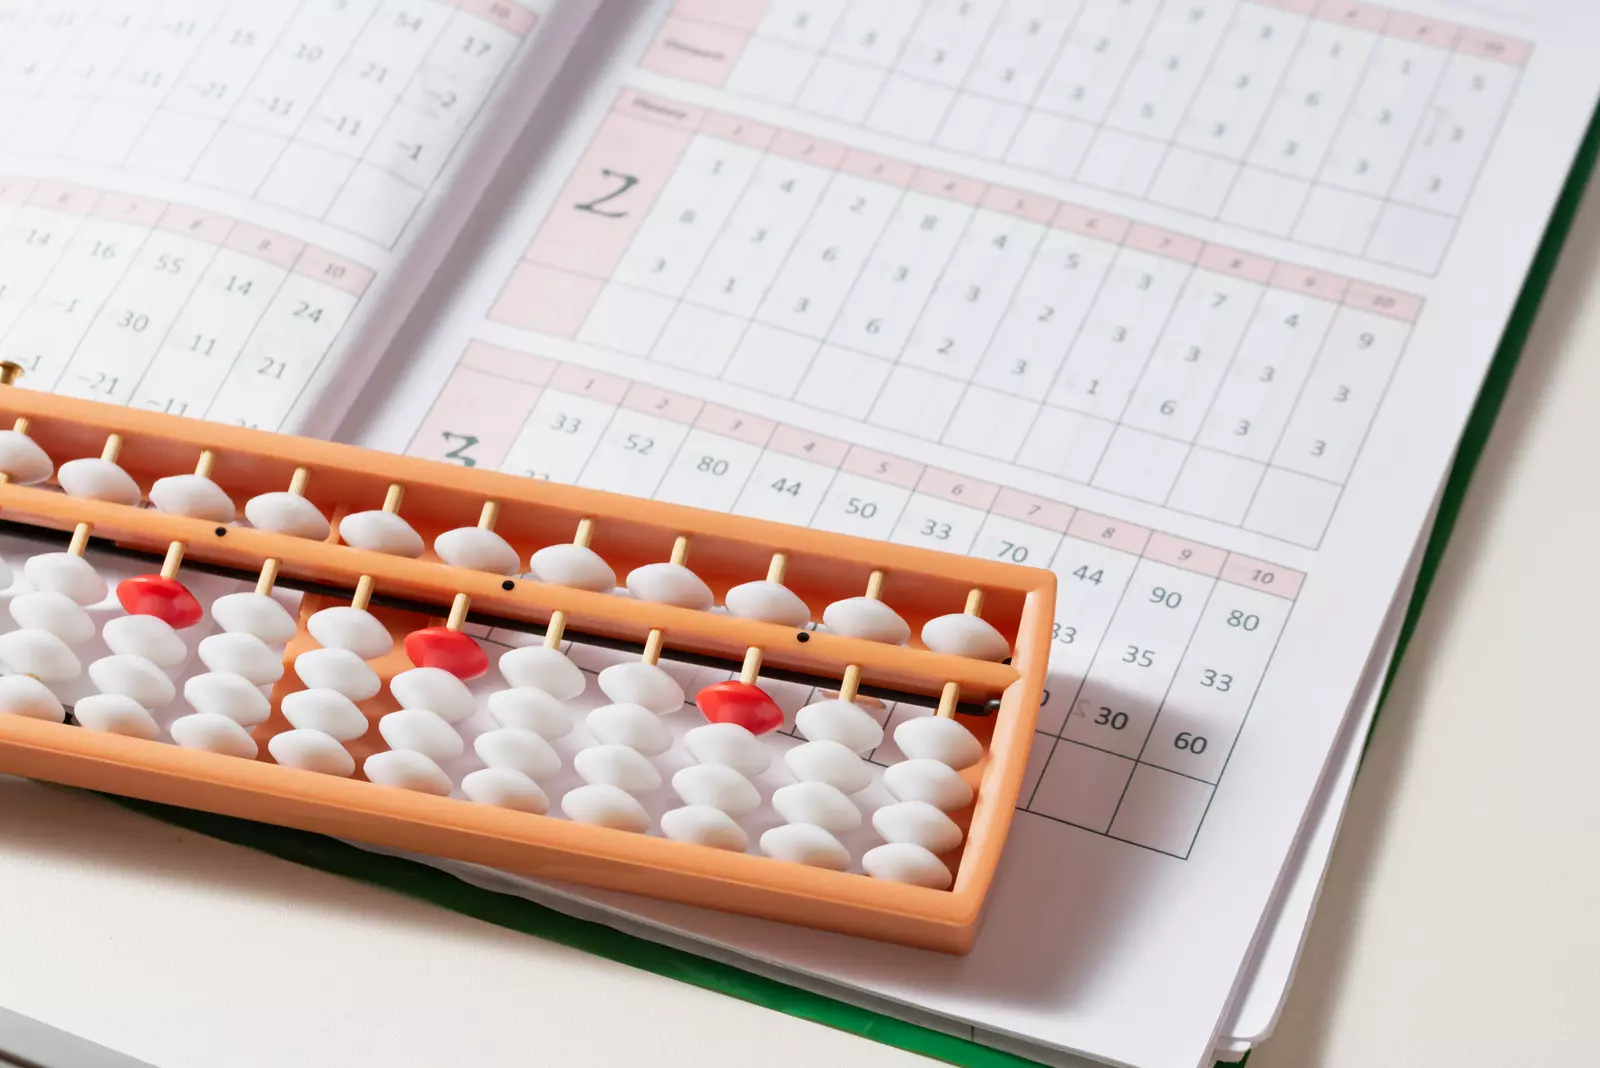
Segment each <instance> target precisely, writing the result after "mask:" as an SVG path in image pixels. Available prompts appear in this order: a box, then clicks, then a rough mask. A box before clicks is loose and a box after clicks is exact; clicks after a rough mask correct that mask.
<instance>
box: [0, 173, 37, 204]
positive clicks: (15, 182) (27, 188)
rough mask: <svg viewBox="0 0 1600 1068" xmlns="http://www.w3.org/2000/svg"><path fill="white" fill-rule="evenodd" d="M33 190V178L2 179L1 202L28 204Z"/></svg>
mask: <svg viewBox="0 0 1600 1068" xmlns="http://www.w3.org/2000/svg"><path fill="white" fill-rule="evenodd" d="M32 192H33V180H32V179H31V178H5V179H0V204H26V203H27V202H28V196H29V194H31V193H32Z"/></svg>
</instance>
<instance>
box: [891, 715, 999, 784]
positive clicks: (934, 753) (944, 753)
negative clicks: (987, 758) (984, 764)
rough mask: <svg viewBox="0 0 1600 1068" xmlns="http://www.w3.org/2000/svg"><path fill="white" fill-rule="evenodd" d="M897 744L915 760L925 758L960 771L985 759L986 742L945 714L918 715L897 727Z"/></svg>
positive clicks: (895, 730)
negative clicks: (984, 748)
mask: <svg viewBox="0 0 1600 1068" xmlns="http://www.w3.org/2000/svg"><path fill="white" fill-rule="evenodd" d="M894 744H895V745H898V746H899V747H900V752H902V753H904V754H905V755H906V756H908V757H911V758H912V759H916V758H918V757H926V758H928V759H929V760H937V761H938V762H939V763H941V764H948V765H950V767H952V768H954V769H955V770H957V771H961V770H962V769H964V768H970V767H972V765H974V764H976V763H977V762H978V761H980V760H982V759H983V743H982V742H980V741H978V739H976V738H974V737H973V736H972V732H971V731H969V730H967V728H965V727H963V726H962V725H961V724H959V723H957V722H956V721H955V720H953V719H946V718H945V717H943V716H918V717H917V718H916V719H908V720H906V721H905V722H904V723H902V724H900V726H898V727H896V728H895V729H894Z"/></svg>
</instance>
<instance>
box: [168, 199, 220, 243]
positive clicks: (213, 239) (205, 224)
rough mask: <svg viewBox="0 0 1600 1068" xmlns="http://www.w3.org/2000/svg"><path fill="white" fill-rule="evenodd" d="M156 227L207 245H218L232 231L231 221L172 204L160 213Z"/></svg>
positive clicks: (209, 213)
mask: <svg viewBox="0 0 1600 1068" xmlns="http://www.w3.org/2000/svg"><path fill="white" fill-rule="evenodd" d="M156 225H157V226H158V227H160V228H161V229H162V230H166V231H168V232H169V233H174V234H182V235H183V236H185V237H192V238H194V239H195V240H196V241H204V242H206V243H207V244H209V245H220V244H222V242H223V241H224V240H226V239H227V236H228V231H229V230H231V229H233V220H232V219H229V218H226V217H224V216H221V215H214V214H212V213H211V212H209V211H200V210H199V209H198V208H189V207H185V206H184V205H182V204H173V205H171V206H169V207H168V208H167V210H166V211H165V212H163V213H162V215H161V220H160V221H159V222H158V223H157V224H156Z"/></svg>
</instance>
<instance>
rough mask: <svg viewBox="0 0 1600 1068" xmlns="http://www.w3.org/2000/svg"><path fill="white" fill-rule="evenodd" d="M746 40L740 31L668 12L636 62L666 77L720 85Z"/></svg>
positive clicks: (725, 79) (748, 36)
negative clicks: (657, 31) (659, 28)
mask: <svg viewBox="0 0 1600 1068" xmlns="http://www.w3.org/2000/svg"><path fill="white" fill-rule="evenodd" d="M749 39H750V35H749V34H748V33H745V32H744V31H743V30H735V29H730V28H729V27H727V26H715V25H712V24H711V23H709V22H696V21H694V20H693V19H685V18H679V17H677V16H676V15H672V16H669V17H668V18H667V19H666V20H665V21H664V22H663V23H662V24H661V32H660V33H658V34H656V37H655V40H653V41H651V42H650V47H649V48H647V49H646V50H645V53H644V57H643V58H642V59H640V60H639V65H640V66H641V67H644V68H645V69H646V70H653V71H655V72H656V73H658V74H665V75H667V76H668V77H670V78H683V79H684V80H686V81H692V82H699V83H701V84H702V85H723V84H725V83H726V82H727V80H728V75H729V74H731V73H732V72H733V68H734V65H735V64H736V63H738V62H739V54H740V53H741V52H742V51H744V45H745V42H746V41H748V40H749Z"/></svg>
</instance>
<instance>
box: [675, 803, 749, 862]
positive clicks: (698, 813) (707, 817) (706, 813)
mask: <svg viewBox="0 0 1600 1068" xmlns="http://www.w3.org/2000/svg"><path fill="white" fill-rule="evenodd" d="M661 833H662V834H664V835H666V836H667V837H668V838H670V839H672V840H673V841H674V842H692V843H693V844H695V845H703V846H710V847H711V848H713V849H727V850H731V851H732V852H735V853H743V852H744V851H745V850H746V849H749V848H750V836H749V835H748V834H746V833H745V830H744V828H743V827H741V826H739V825H738V824H737V823H735V822H733V819H732V818H731V817H729V815H728V814H727V813H726V812H723V811H722V810H721V809H716V808H712V807H711V806H710V805H688V806H686V807H684V808H675V809H672V810H671V811H669V812H663V813H662V814H661Z"/></svg>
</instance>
